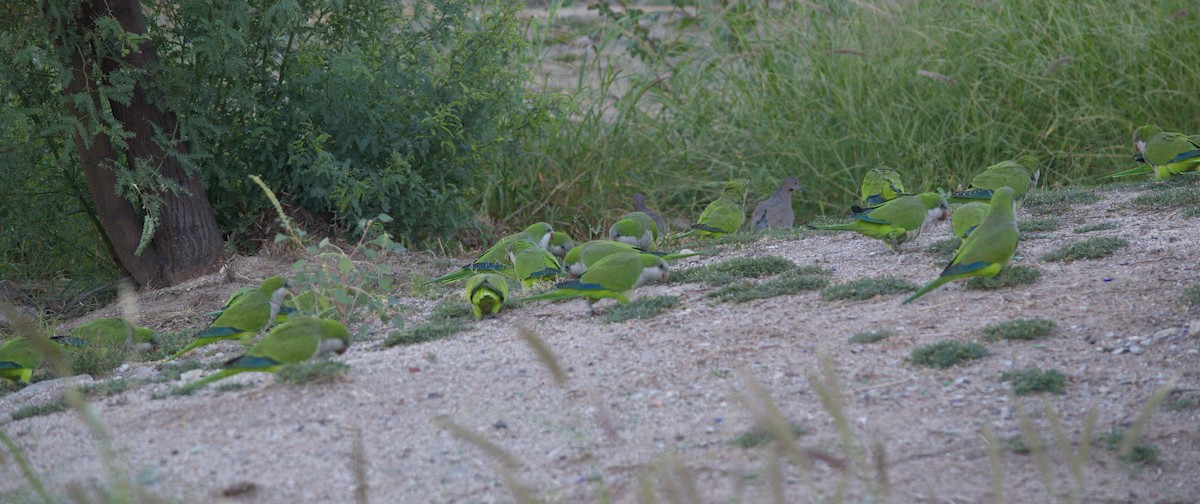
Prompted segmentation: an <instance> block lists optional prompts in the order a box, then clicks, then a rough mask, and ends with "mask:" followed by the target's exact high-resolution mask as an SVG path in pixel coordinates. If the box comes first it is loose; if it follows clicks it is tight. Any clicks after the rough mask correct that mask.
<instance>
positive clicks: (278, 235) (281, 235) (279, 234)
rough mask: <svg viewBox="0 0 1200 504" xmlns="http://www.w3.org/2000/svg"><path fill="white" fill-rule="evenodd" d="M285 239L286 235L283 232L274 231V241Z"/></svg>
mask: <svg viewBox="0 0 1200 504" xmlns="http://www.w3.org/2000/svg"><path fill="white" fill-rule="evenodd" d="M286 239H288V237H287V235H285V234H283V233H275V243H279V242H281V241H283V240H286Z"/></svg>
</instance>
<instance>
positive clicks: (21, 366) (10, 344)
mask: <svg viewBox="0 0 1200 504" xmlns="http://www.w3.org/2000/svg"><path fill="white" fill-rule="evenodd" d="M40 365H42V354H41V352H38V351H37V349H36V348H34V347H33V343H30V342H29V340H27V339H25V338H13V339H10V340H8V341H5V342H4V343H3V344H0V378H4V379H6V380H8V381H12V382H21V383H29V379H30V378H31V377H33V370H34V369H37V367H38V366H40Z"/></svg>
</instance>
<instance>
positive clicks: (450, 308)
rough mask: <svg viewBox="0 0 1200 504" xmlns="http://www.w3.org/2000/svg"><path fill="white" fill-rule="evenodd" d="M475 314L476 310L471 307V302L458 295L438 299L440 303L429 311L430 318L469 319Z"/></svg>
mask: <svg viewBox="0 0 1200 504" xmlns="http://www.w3.org/2000/svg"><path fill="white" fill-rule="evenodd" d="M474 316H475V312H474V311H473V310H472V309H471V303H468V302H466V301H463V300H462V299H461V298H459V297H457V296H455V297H448V298H445V299H443V300H441V301H438V304H436V305H434V306H433V309H432V310H430V311H429V320H452V319H463V320H468V319H470V318H471V317H474Z"/></svg>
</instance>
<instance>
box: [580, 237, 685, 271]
mask: <svg viewBox="0 0 1200 504" xmlns="http://www.w3.org/2000/svg"><path fill="white" fill-rule="evenodd" d="M622 252H638V253H643V252H644V253H648V254H653V255H656V256H659V257H661V258H663V260H664V261H668V262H669V261H674V260H677V259H683V258H685V257H692V256H697V255H700V254H702V252H690V253H684V254H667V253H662V252H646V251H644V250H642V249H639V248H637V247H634V246H633V245H630V244H628V243H621V242H616V241H612V240H592V241H590V242H587V243H584V244H583V245H580V246H578V247H575V249H573V250H571V252H569V253H567V257H566V258H564V259H563V268H564V269H565V270H566V271H567V273H569V274H570V275H571V276H573V277H578V276H580V275H582V274H583V273H584V272H585V271H587V269H588V266H589V265H592V264H595V263H596V262H597V261H599V260H601V259H604V258H605V257H608V256H610V255H614V254H620V253H622Z"/></svg>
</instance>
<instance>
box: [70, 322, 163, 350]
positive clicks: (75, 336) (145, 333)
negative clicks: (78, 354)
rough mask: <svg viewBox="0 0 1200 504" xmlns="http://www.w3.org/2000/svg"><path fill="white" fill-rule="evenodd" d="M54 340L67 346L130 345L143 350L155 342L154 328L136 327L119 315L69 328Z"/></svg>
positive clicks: (105, 346) (110, 346)
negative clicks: (68, 333)
mask: <svg viewBox="0 0 1200 504" xmlns="http://www.w3.org/2000/svg"><path fill="white" fill-rule="evenodd" d="M54 341H55V342H56V343H58V344H60V345H63V346H68V347H86V346H96V347H100V348H110V349H112V348H118V347H132V348H134V349H136V350H141V351H145V350H148V349H150V347H152V346H154V345H155V344H156V340H155V334H154V330H153V329H150V328H148V327H138V326H136V325H133V324H132V323H130V322H129V321H128V320H125V319H123V318H121V317H108V318H102V319H96V320H93V321H91V322H85V323H83V324H79V325H78V326H76V327H75V328H74V329H71V334H70V335H69V336H59V337H56V338H54Z"/></svg>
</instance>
